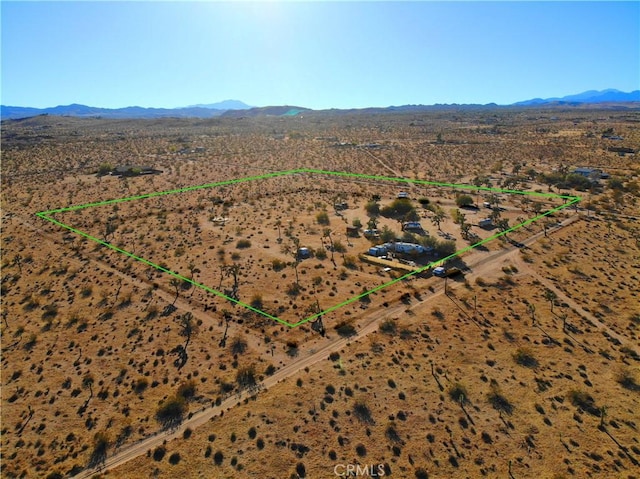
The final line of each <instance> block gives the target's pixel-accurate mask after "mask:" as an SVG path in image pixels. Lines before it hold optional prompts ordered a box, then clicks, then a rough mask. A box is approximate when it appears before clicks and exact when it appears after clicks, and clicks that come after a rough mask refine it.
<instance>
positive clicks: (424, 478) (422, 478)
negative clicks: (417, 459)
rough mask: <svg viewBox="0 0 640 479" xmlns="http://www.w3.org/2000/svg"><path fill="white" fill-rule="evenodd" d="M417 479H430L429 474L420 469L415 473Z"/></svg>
mask: <svg viewBox="0 0 640 479" xmlns="http://www.w3.org/2000/svg"><path fill="white" fill-rule="evenodd" d="M415 475H416V479H429V473H428V472H427V470H426V469H424V468H422V467H419V468H418V469H416V472H415Z"/></svg>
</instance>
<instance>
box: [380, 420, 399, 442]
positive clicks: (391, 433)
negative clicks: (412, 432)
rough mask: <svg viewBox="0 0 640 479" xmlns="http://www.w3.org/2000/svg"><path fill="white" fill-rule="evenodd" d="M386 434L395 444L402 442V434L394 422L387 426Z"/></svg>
mask: <svg viewBox="0 0 640 479" xmlns="http://www.w3.org/2000/svg"><path fill="white" fill-rule="evenodd" d="M384 435H385V436H386V438H387V439H389V441H391V442H392V443H394V444H400V443H401V442H402V439H400V435H399V434H398V431H397V429H396V426H395V424H393V423H391V424H389V425H388V426H387V428H386V429H385V431H384Z"/></svg>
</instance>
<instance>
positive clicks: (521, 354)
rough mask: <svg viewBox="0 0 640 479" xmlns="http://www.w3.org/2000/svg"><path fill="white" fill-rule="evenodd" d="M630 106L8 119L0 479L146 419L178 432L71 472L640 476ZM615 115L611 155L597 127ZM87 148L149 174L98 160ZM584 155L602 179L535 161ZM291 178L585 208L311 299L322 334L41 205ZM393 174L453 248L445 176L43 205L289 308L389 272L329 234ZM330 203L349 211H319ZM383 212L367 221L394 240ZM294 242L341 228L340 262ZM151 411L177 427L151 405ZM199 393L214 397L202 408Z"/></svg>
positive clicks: (283, 311) (297, 312)
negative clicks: (48, 214) (357, 177)
mask: <svg viewBox="0 0 640 479" xmlns="http://www.w3.org/2000/svg"><path fill="white" fill-rule="evenodd" d="M639 120H640V117H639V116H638V113H637V112H634V111H590V110H566V111H565V110H551V111H544V110H540V111H538V110H523V111H515V110H514V111H507V110H496V111H475V112H473V111H472V112H464V111H461V112H452V111H449V112H432V113H428V114H414V113H406V114H389V115H376V116H372V115H369V116H367V115H364V114H362V115H357V114H353V115H348V116H347V115H345V116H339V117H329V116H326V115H324V114H316V116H314V115H313V114H312V115H305V117H304V118H300V117H297V118H279V117H272V118H245V119H228V120H224V119H216V120H207V121H199V120H198V121H194V120H162V121H160V120H153V121H128V120H127V121H119V120H114V121H107V120H102V119H82V120H80V119H72V118H57V117H40V118H33V119H28V120H21V121H12V122H3V124H2V130H3V134H2V135H3V136H2V150H3V154H2V181H3V188H2V203H3V209H2V215H3V216H2V476H3V477H51V478H53V477H66V476H72V475H76V474H79V473H82V471H83V470H85V469H86V468H87V467H89V466H98V467H100V466H104V465H107V464H109V459H110V458H114V459H115V458H123V457H124V454H125V453H126V452H127V451H133V450H134V449H135V444H139V443H141V441H143V440H145V438H150V437H151V438H153V437H160V436H158V433H159V432H160V431H162V430H165V431H169V432H171V431H173V432H174V434H173V435H174V436H178V438H177V439H174V440H171V441H167V442H166V443H165V440H164V439H162V441H160V440H158V441H156V442H157V444H156V443H154V442H148V443H143V444H153V446H152V447H149V448H147V449H146V450H142V449H141V448H138V449H136V453H141V454H140V455H139V456H135V455H133V454H130V455H129V456H127V457H126V459H127V460H128V461H126V462H125V461H123V460H119V461H117V462H114V464H119V465H118V467H116V468H113V469H109V470H106V471H102V472H95V471H94V470H93V469H88V471H90V474H85V475H89V476H90V475H91V474H93V473H94V472H95V474H98V475H104V476H106V477H177V476H182V477H234V478H235V477H258V476H262V477H278V478H279V477H298V476H299V477H309V478H327V477H336V474H335V473H336V472H343V471H345V470H346V467H347V466H348V465H351V466H354V467H355V465H356V464H358V465H360V468H361V469H360V470H359V472H360V473H361V475H363V473H364V472H368V473H369V476H371V475H372V474H371V472H372V469H374V470H375V471H378V466H380V468H381V469H380V470H381V471H383V472H384V474H385V475H386V476H390V477H403V478H404V477H418V478H421V477H479V476H482V475H484V476H486V477H496V476H503V477H507V476H508V475H509V474H511V476H512V477H517V478H520V477H640V475H639V474H638V472H637V471H638V469H639V466H638V461H640V432H638V427H640V425H639V424H638V416H637V410H638V407H639V403H640V371H639V368H638V365H639V364H640V363H639V360H640V357H639V353H640V347H639V346H638V328H640V307H639V306H638V304H639V301H638V292H639V289H640V288H639V286H638V284H640V281H639V280H638V278H639V277H640V271H639V268H640V248H639V245H638V233H639V228H638V221H637V218H636V217H637V216H638V206H637V197H638V183H637V181H638V174H639V173H640V168H638V164H637V156H633V155H631V156H630V155H627V156H620V155H618V154H616V153H615V152H611V151H609V148H611V147H612V146H625V147H630V148H635V149H636V150H637V149H638V147H640V131H639V129H638V127H637V125H638V121H639ZM610 128H612V129H613V131H615V133H616V134H617V135H620V136H622V137H623V138H625V139H624V141H623V142H622V144H621V145H619V144H618V143H615V144H613V143H612V140H608V139H606V138H602V133H603V132H605V131H608V130H609V129H610ZM438 135H440V136H439V138H440V140H438ZM103 164H110V165H111V166H117V165H123V164H133V165H144V166H153V167H155V168H158V169H160V170H162V171H163V173H162V174H159V175H154V176H141V177H133V178H126V179H118V178H115V177H110V176H103V177H98V176H96V174H95V172H96V171H97V170H98V168H99V167H100V165H103ZM577 166H594V167H599V168H602V169H604V170H606V171H607V172H609V173H611V174H612V177H613V179H612V180H608V181H607V180H603V181H601V186H600V187H593V188H590V189H589V191H586V192H583V191H575V190H572V189H570V188H562V189H557V188H555V187H554V188H550V187H549V186H548V184H547V183H546V182H545V178H544V177H543V176H541V174H546V175H552V174H564V173H565V172H567V171H571V170H572V169H573V168H574V167H577ZM293 168H316V169H323V170H334V171H348V172H353V173H365V174H378V175H386V176H394V177H407V178H412V179H421V180H429V181H440V182H450V183H473V182H475V181H477V182H478V183H482V184H487V185H491V186H492V187H497V188H510V189H523V190H526V191H532V192H535V191H541V192H548V191H551V192H554V193H562V194H577V195H580V196H582V197H583V201H582V202H581V203H580V204H579V205H578V206H579V208H578V210H577V211H576V210H575V209H574V208H570V209H566V210H562V211H561V212H559V213H556V214H555V215H554V217H552V218H551V217H549V218H545V219H543V220H540V221H538V222H536V223H533V224H531V225H528V226H527V227H526V228H521V229H519V230H518V231H516V232H514V233H511V234H509V235H508V237H509V238H510V239H511V240H513V241H516V242H524V243H525V245H526V246H525V247H523V248H515V247H514V246H513V245H512V244H511V243H509V242H507V241H504V240H500V239H496V240H494V241H493V242H491V243H489V244H487V245H486V248H482V249H475V250H473V251H472V252H470V253H468V254H465V255H464V256H462V258H460V261H461V263H460V264H461V265H466V266H468V267H470V271H468V272H467V274H466V275H465V278H464V279H458V280H449V281H448V284H447V291H446V294H445V291H444V285H443V282H444V281H443V280H442V279H439V278H414V279H411V280H410V281H402V282H400V283H397V284H395V285H393V286H391V287H389V288H385V289H383V290H381V291H378V292H376V293H374V294H372V295H371V296H370V298H371V302H364V301H355V302H353V303H351V304H349V305H345V306H343V307H341V308H339V309H336V310H335V311H332V312H331V313H328V314H327V315H326V316H325V317H324V318H323V322H324V326H325V328H326V331H327V334H326V336H325V337H321V336H320V335H319V334H318V333H317V332H316V331H314V330H313V329H312V328H311V327H310V325H309V324H304V325H301V326H299V327H297V328H293V329H291V328H289V327H287V326H286V325H283V324H280V323H277V322H275V321H273V320H271V319H269V318H266V317H264V316H260V315H258V314H256V313H254V312H251V311H249V310H247V309H245V308H242V307H241V306H234V305H233V304H231V303H230V302H229V301H226V300H224V299H222V298H220V297H217V296H215V295H213V294H211V293H208V292H206V291H204V290H202V289H200V288H193V287H192V285H191V284H189V283H185V282H175V281H174V282H172V281H171V280H172V277H171V276H169V275H167V274H166V273H163V272H161V271H158V270H156V269H154V268H152V267H150V266H149V265H146V264H144V263H142V262H140V261H136V260H134V259H132V258H128V257H127V256H125V255H122V254H119V253H116V252H114V251H112V250H109V249H108V248H106V247H104V246H100V245H98V244H96V243H95V242H93V241H90V240H86V239H84V238H82V237H81V236H79V235H77V234H74V233H72V232H69V231H66V230H64V229H63V228H61V227H59V226H57V225H54V224H51V223H48V222H45V221H43V220H42V219H40V218H38V217H36V216H35V213H36V212H38V211H44V210H50V209H56V208H63V207H66V206H70V205H79V204H85V203H93V202H100V201H105V200H109V199H114V198H123V197H128V196H133V195H140V194H146V193H150V192H155V191H166V190H171V189H176V188H183V187H186V186H193V185H200V184H205V183H211V182H219V181H224V180H231V179H235V178H241V177H246V176H251V175H260V174H264V173H265V172H269V171H282V170H287V169H293ZM400 190H406V191H407V192H408V193H409V194H410V196H411V198H413V199H412V204H414V205H415V206H416V208H417V211H418V213H419V214H420V215H421V217H420V221H421V223H422V224H423V226H425V228H426V229H427V230H428V232H429V236H431V237H434V238H438V240H442V239H443V237H442V236H440V235H439V233H438V229H439V228H438V227H437V226H436V224H435V223H434V222H433V221H432V218H433V216H434V213H433V211H430V210H428V209H425V208H422V206H421V205H420V204H419V203H418V202H417V201H416V200H417V199H418V198H423V197H424V198H428V199H429V200H430V204H431V205H437V206H438V207H440V208H442V209H443V210H444V212H445V213H446V215H447V218H446V219H445V220H443V222H442V223H441V225H440V228H441V229H442V230H443V233H442V234H445V233H446V234H447V235H449V237H450V238H451V239H453V240H455V242H456V247H457V249H460V248H462V247H464V246H466V245H468V244H469V243H468V242H467V241H465V240H463V239H462V237H461V233H460V228H459V225H456V224H454V222H453V220H452V219H451V216H450V213H451V210H452V209H454V208H455V207H456V206H455V191H453V190H452V189H447V188H435V187H434V188H426V187H425V188H422V187H415V186H412V185H406V187H403V188H399V185H398V184H394V183H389V182H376V183H372V182H366V181H358V182H351V181H344V180H337V179H332V178H326V177H319V176H314V177H310V176H305V175H297V176H291V177H286V178H285V177H283V178H278V179H272V180H260V181H256V182H251V183H246V184H245V183H242V184H235V185H230V186H225V187H223V188H220V187H217V188H214V189H206V190H196V191H192V192H188V193H180V194H177V195H167V196H162V197H159V198H149V199H145V200H140V201H131V202H124V203H117V204H109V205H105V206H99V207H95V208H87V209H82V210H79V211H76V212H64V213H58V214H56V215H55V218H56V219H58V220H59V221H62V222H64V223H66V224H70V225H73V226H74V227H77V228H78V229H80V230H82V231H84V232H86V233H89V234H91V235H93V236H95V237H96V238H98V239H101V240H106V241H108V242H109V243H110V244H114V245H117V246H118V247H121V248H123V249H125V250H127V251H130V252H132V253H135V254H136V255H139V256H140V257H142V258H145V259H148V260H150V261H152V262H154V263H155V264H160V265H162V266H163V267H166V268H167V269H169V270H172V271H176V272H179V273H180V274H181V275H183V276H184V277H187V278H190V279H193V280H194V281H197V282H199V283H202V284H204V285H207V286H210V287H212V288H214V289H221V290H229V289H231V288H232V286H233V282H234V281H233V272H232V270H233V266H234V265H236V266H237V272H238V293H239V297H240V300H241V301H243V302H246V303H247V304H255V305H257V306H260V307H259V309H264V310H265V311H267V312H268V313H270V314H273V315H275V316H278V317H281V318H282V319H285V320H286V321H289V322H296V321H299V320H300V319H304V318H305V317H308V316H309V314H312V313H313V312H314V311H315V310H314V307H315V305H319V306H320V308H321V309H326V308H328V307H330V306H332V305H333V304H338V303H339V302H341V301H344V300H345V299H347V298H351V297H354V295H358V294H360V293H361V292H363V291H364V290H369V289H371V288H373V287H375V286H377V285H380V284H384V283H385V282H388V281H389V280H390V279H391V278H392V276H391V275H398V274H399V273H397V272H394V271H392V272H390V273H385V272H381V271H380V268H379V267H376V266H373V265H370V264H367V263H364V262H362V261H360V259H359V257H358V255H359V254H360V253H362V252H363V251H365V250H366V248H368V246H369V245H370V242H369V240H367V239H366V238H364V237H363V236H362V235H360V236H359V237H357V238H349V237H347V236H346V226H347V225H351V224H352V223H353V221H354V220H355V219H359V220H361V222H362V223H363V224H364V225H366V223H367V221H368V220H369V216H368V215H367V212H366V211H365V204H366V203H367V202H368V201H369V200H370V199H371V197H372V196H373V195H374V194H377V195H379V196H380V197H381V200H380V205H381V206H385V205H389V204H391V203H392V201H393V199H394V197H395V195H397V193H398V192H399V191H400ZM472 196H473V197H474V200H475V201H479V202H480V203H481V202H482V201H484V200H487V199H489V198H488V195H487V194H480V195H479V196H478V197H476V194H475V193H473V194H472ZM522 198H524V197H523V196H518V195H501V205H502V206H503V207H504V211H503V217H504V218H506V219H508V220H509V223H510V224H511V225H513V224H516V223H518V222H520V221H522V220H523V219H527V218H531V217H532V216H535V211H536V209H538V208H539V209H540V210H541V211H545V210H546V209H548V208H550V207H551V206H552V205H554V206H555V204H557V202H556V203H554V202H549V201H544V202H543V201H540V202H539V203H540V204H536V203H538V201H534V202H526V201H522ZM337 199H340V200H341V201H342V200H344V201H345V202H346V203H347V204H348V208H347V209H346V210H344V211H342V212H340V215H338V214H337V212H335V211H334V209H333V204H334V203H335V202H336V200H337ZM323 211H326V213H327V215H328V219H329V224H328V225H322V224H318V214H319V213H322V212H323ZM464 213H465V215H466V219H467V220H468V221H469V222H470V223H471V224H472V225H474V226H472V231H473V232H475V233H477V234H478V235H480V237H481V238H482V237H487V235H489V234H492V233H489V232H486V231H484V230H482V229H481V228H478V227H477V226H475V225H476V224H477V221H478V219H479V218H481V217H484V215H485V213H484V212H483V211H482V209H481V210H480V211H464ZM216 218H227V220H226V221H224V222H218V221H214V220H215V219H216ZM567 219H571V221H570V222H567V224H566V226H564V227H562V228H559V229H557V230H554V229H553V226H554V225H555V224H557V223H558V222H561V221H565V220H567ZM399 225H400V223H399V222H398V221H396V220H394V219H391V218H384V217H381V218H380V219H379V227H380V228H381V227H383V226H387V227H388V228H389V229H391V230H392V231H393V232H395V233H396V234H397V235H398V236H400V235H401V234H402V233H401V231H400V227H399ZM327 228H328V229H330V230H331V235H330V236H329V235H327V234H326V232H325V230H326V229H327ZM547 228H548V231H547V233H546V234H545V231H544V230H546V229H547ZM495 232H497V230H494V231H493V233H495ZM279 238H280V240H279ZM293 238H298V239H299V241H300V246H306V247H310V248H311V249H312V250H314V251H315V252H316V253H317V251H321V250H325V251H326V247H327V246H329V245H330V242H334V248H333V249H334V250H336V251H334V252H333V261H332V259H331V258H332V252H331V251H326V258H322V255H320V257H318V255H317V254H316V256H315V257H313V258H309V259H305V260H302V261H300V262H299V263H297V264H296V262H295V258H294V256H293V254H292V253H291V251H292V250H294V249H295V247H296V243H295V241H294V240H293ZM529 238H530V239H529ZM336 244H339V245H340V246H341V247H342V248H335V245H336ZM342 249H344V251H343V252H342V251H341V250H342ZM434 259H435V257H434ZM274 260H277V261H280V262H281V263H283V264H284V268H283V269H281V270H278V271H275V269H278V268H277V267H274ZM429 260H431V259H429ZM277 261H276V264H277ZM334 262H335V265H334ZM225 267H226V269H225ZM296 273H297V276H298V280H297V281H296ZM296 283H298V284H299V286H300V289H299V291H293V289H295V288H293V289H292V285H294V286H295V285H296ZM171 305H173V306H174V307H169V306H171ZM339 326H343V328H342V329H340V330H337V329H336V327H339ZM349 334H356V336H354V337H352V338H349V337H343V336H348V335H349ZM253 385H255V387H256V388H259V387H260V386H261V385H262V386H263V387H264V388H265V389H264V390H262V391H258V392H257V393H256V392H255V391H251V388H252V386H253ZM240 393H242V396H238V395H239V394H240ZM254 393H255V394H254ZM236 397H239V398H240V401H239V402H240V404H239V405H237V406H233V407H231V405H233V403H234V402H237V401H234V398H236ZM170 403H173V404H174V405H177V408H178V411H177V413H176V414H175V415H171V416H170V419H173V422H172V421H171V420H168V419H167V417H166V416H165V417H164V418H163V417H162V416H160V417H159V416H158V413H159V412H160V411H161V410H165V411H166V406H167V405H168V404H170ZM216 405H219V406H218V407H217V408H216ZM200 410H203V411H211V419H210V420H208V421H207V422H206V423H205V424H198V422H197V421H195V420H194V418H196V419H197V417H196V416H197V415H198V414H200V413H198V411H200ZM221 410H222V411H223V414H220V412H221ZM173 412H174V413H175V412H176V411H175V410H173ZM190 421H191V423H190ZM180 424H182V426H180ZM191 424H193V427H191ZM196 426H197V427H196ZM162 437H169V436H162ZM120 463H121V464H120ZM367 467H368V471H365V470H364V469H366V468H367Z"/></svg>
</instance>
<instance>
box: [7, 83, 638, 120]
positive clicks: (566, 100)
mask: <svg viewBox="0 0 640 479" xmlns="http://www.w3.org/2000/svg"><path fill="white" fill-rule="evenodd" d="M629 102H640V90H635V91H632V92H630V93H625V92H621V91H619V90H612V89H609V90H602V91H596V90H590V91H586V92H583V93H579V94H577V95H568V96H564V97H562V98H546V99H542V98H534V99H532V100H526V101H520V102H517V103H513V104H512V105H503V106H502V107H509V106H516V107H527V106H530V107H536V106H554V105H567V106H572V105H585V104H598V103H608V104H611V103H614V104H615V103H629ZM465 107H468V108H500V106H499V105H496V104H495V103H489V104H487V105H459V104H451V105H441V104H438V105H402V106H390V107H386V108H384V107H380V108H375V107H372V108H361V109H347V110H345V109H330V110H322V111H324V112H326V113H331V114H339V113H352V112H362V113H380V112H388V111H421V110H434V109H459V108H465ZM311 111H314V110H311V109H309V108H304V107H301V106H288V105H287V106H267V107H251V106H249V105H247V104H246V103H243V102H241V101H239V100H225V101H222V102H219V103H211V104H198V105H192V106H187V107H183V108H143V107H139V106H130V107H126V108H97V107H92V106H86V105H78V104H72V105H65V106H62V105H61V106H56V107H52V108H30V107H21V106H5V105H2V106H0V117H1V118H2V119H3V120H8V119H17V118H27V117H31V116H37V115H60V116H75V117H102V118H166V117H171V118H214V117H220V116H222V117H235V118H239V117H253V116H294V115H298V114H301V113H305V112H311Z"/></svg>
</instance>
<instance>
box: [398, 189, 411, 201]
mask: <svg viewBox="0 0 640 479" xmlns="http://www.w3.org/2000/svg"><path fill="white" fill-rule="evenodd" d="M398 199H399V200H408V199H409V193H407V192H406V191H401V192H400V193H398Z"/></svg>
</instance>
